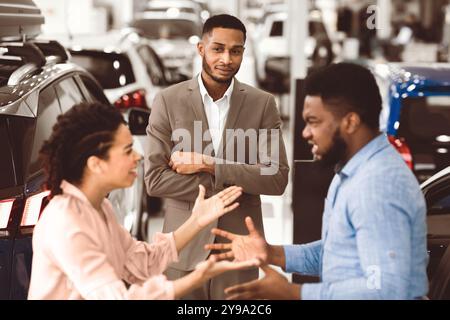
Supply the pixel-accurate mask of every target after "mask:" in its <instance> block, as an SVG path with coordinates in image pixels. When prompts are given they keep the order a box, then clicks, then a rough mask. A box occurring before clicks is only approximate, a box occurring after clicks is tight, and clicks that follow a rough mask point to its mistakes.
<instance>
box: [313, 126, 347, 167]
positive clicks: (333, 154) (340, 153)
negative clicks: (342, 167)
mask: <svg viewBox="0 0 450 320" xmlns="http://www.w3.org/2000/svg"><path fill="white" fill-rule="evenodd" d="M346 151H347V144H346V143H345V141H344V139H342V137H341V134H340V133H339V129H338V130H336V131H335V133H334V135H333V144H332V145H331V148H330V150H328V151H327V152H326V153H325V154H323V155H322V157H321V159H320V160H319V161H318V162H319V163H320V165H322V166H324V167H331V166H336V165H337V164H338V163H341V162H342V161H343V160H344V158H345V152H346Z"/></svg>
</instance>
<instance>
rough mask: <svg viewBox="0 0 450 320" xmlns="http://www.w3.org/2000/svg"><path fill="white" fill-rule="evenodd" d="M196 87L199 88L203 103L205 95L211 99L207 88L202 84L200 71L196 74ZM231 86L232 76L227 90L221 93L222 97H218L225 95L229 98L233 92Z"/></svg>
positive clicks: (232, 82)
mask: <svg viewBox="0 0 450 320" xmlns="http://www.w3.org/2000/svg"><path fill="white" fill-rule="evenodd" d="M198 87H199V88H200V95H201V96H202V100H203V103H205V97H209V98H210V99H211V101H213V99H212V98H211V96H210V95H209V93H208V90H206V87H205V85H204V84H203V79H202V74H201V73H200V74H199V75H198ZM233 88H234V77H233V79H231V83H230V85H229V86H228V89H227V91H225V93H224V94H223V97H222V98H220V99H219V100H221V99H223V98H225V97H226V98H227V99H228V100H229V99H230V97H231V95H232V94H233Z"/></svg>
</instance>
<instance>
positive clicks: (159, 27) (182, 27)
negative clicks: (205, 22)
mask: <svg viewBox="0 0 450 320" xmlns="http://www.w3.org/2000/svg"><path fill="white" fill-rule="evenodd" d="M132 26H133V27H135V28H137V29H140V30H142V31H143V32H144V34H145V36H146V37H147V38H149V39H180V38H181V39H189V38H190V37H191V36H200V28H199V26H198V25H197V24H196V23H195V22H193V21H190V20H183V19H173V20H168V19H151V20H150V19H140V20H136V21H134V22H133V24H132Z"/></svg>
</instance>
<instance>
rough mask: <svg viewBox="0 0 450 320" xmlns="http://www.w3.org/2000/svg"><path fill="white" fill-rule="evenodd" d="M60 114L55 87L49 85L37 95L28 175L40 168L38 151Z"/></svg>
mask: <svg viewBox="0 0 450 320" xmlns="http://www.w3.org/2000/svg"><path fill="white" fill-rule="evenodd" d="M60 114H61V109H60V107H59V103H58V99H57V97H56V93H55V89H54V87H53V86H49V87H47V88H46V89H44V90H43V91H41V93H40V95H39V105H38V116H37V121H36V130H35V134H34V139H33V148H32V151H31V157H30V165H29V169H28V176H31V175H33V174H35V173H36V172H37V171H39V170H40V169H41V168H42V161H41V160H40V159H39V151H40V149H41V146H42V144H43V143H44V141H45V140H46V139H48V138H49V137H50V134H51V133H52V128H53V125H54V124H55V123H56V119H57V117H58V115H60Z"/></svg>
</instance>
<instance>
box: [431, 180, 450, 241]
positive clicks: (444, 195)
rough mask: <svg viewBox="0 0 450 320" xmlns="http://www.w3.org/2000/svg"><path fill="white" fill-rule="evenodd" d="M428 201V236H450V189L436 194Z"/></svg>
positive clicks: (446, 188)
mask: <svg viewBox="0 0 450 320" xmlns="http://www.w3.org/2000/svg"><path fill="white" fill-rule="evenodd" d="M427 200H428V211H427V225H428V234H429V235H433V236H450V187H445V188H444V189H442V190H439V191H437V192H434V193H433V194H432V196H431V199H430V197H428V199H427Z"/></svg>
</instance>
